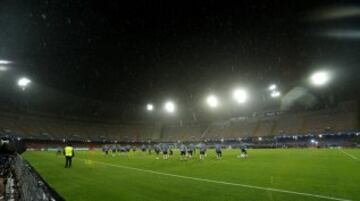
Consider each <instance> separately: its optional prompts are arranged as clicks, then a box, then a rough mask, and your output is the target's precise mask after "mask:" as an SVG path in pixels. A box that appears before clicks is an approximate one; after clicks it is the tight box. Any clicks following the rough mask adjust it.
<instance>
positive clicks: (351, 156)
mask: <svg viewBox="0 0 360 201" xmlns="http://www.w3.org/2000/svg"><path fill="white" fill-rule="evenodd" d="M339 150H340V151H341V152H342V153H343V154H346V155H347V156H349V157H350V158H352V159H354V160H360V159H359V158H358V157H356V156H354V155H351V154H349V153H347V152H346V151H344V150H342V149H339Z"/></svg>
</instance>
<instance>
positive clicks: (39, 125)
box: [0, 103, 359, 142]
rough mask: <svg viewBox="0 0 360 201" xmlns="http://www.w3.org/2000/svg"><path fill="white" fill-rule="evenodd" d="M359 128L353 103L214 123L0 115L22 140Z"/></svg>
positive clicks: (189, 137) (230, 136)
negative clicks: (135, 121)
mask: <svg viewBox="0 0 360 201" xmlns="http://www.w3.org/2000/svg"><path fill="white" fill-rule="evenodd" d="M358 128H359V122H358V110H357V105H356V104H352V103H345V104H340V105H339V106H338V107H337V108H334V109H325V110H320V111H311V112H298V113H290V112H286V113H282V112H266V113H254V114H252V115H250V116H243V117H236V118H231V119H228V120H224V121H217V122H214V123H207V122H203V123H200V122H187V123H183V122H179V123H177V124H174V123H172V124H165V123H164V124H162V123H157V124H140V123H139V124H135V123H133V124H121V123H119V122H110V121H109V122H106V121H91V120H89V119H79V118H73V119H69V118H59V117H53V116H44V115H42V116H38V115H24V114H21V115H20V114H14V113H8V112H7V113H5V112H1V113H0V129H1V131H2V132H4V133H11V134H13V135H15V136H18V137H21V138H24V139H32V140H34V139H37V140H72V141H79V142H90V141H93V142H113V141H116V142H146V141H200V140H221V139H223V140H236V139H239V138H257V137H274V136H280V135H307V134H309V133H312V134H318V133H322V132H350V131H357V130H358Z"/></svg>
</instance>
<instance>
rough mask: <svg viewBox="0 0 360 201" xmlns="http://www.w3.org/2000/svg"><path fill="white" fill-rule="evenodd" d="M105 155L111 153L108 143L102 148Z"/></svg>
mask: <svg viewBox="0 0 360 201" xmlns="http://www.w3.org/2000/svg"><path fill="white" fill-rule="evenodd" d="M102 150H103V152H104V154H105V156H107V155H109V146H108V145H104V146H103V148H102Z"/></svg>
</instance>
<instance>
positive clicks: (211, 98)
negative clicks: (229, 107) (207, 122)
mask: <svg viewBox="0 0 360 201" xmlns="http://www.w3.org/2000/svg"><path fill="white" fill-rule="evenodd" d="M206 103H207V104H208V105H209V107H211V108H216V107H217V106H218V105H219V100H218V98H217V97H216V96H214V95H210V96H208V97H207V98H206Z"/></svg>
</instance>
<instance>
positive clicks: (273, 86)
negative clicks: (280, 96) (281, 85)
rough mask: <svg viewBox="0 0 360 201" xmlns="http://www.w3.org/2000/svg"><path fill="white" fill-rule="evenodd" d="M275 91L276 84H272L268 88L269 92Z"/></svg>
mask: <svg viewBox="0 0 360 201" xmlns="http://www.w3.org/2000/svg"><path fill="white" fill-rule="evenodd" d="M275 89H277V86H276V84H272V85H270V86H269V90H270V91H273V90H275Z"/></svg>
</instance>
